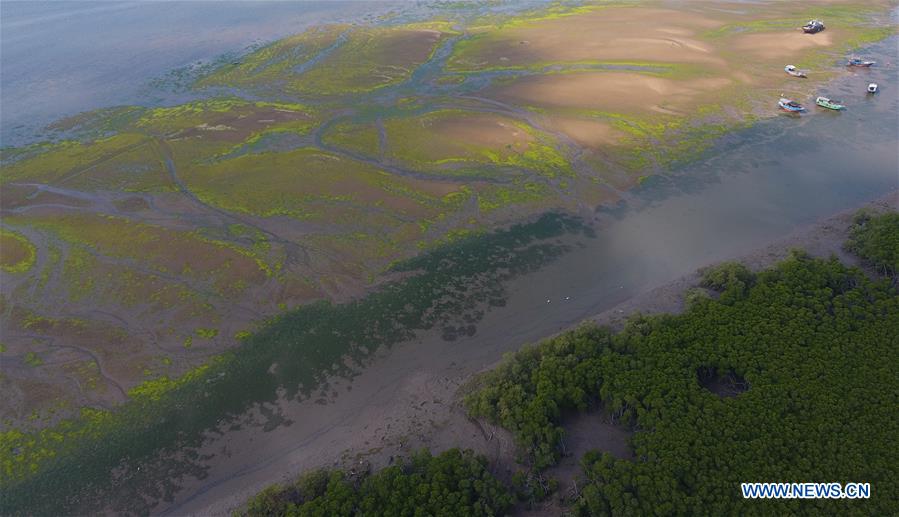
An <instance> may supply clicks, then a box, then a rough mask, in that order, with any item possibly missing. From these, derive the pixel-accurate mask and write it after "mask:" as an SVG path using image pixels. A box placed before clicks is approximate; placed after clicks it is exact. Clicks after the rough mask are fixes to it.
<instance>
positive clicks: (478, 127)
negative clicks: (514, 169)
mask: <svg viewBox="0 0 899 517" xmlns="http://www.w3.org/2000/svg"><path fill="white" fill-rule="evenodd" d="M384 127H385V129H386V131H387V144H388V145H387V149H388V155H389V156H391V157H395V158H396V159H399V160H402V161H406V160H411V161H412V162H417V163H420V164H434V163H435V162H441V161H442V162H464V161H474V162H489V161H493V160H494V159H502V158H503V157H505V156H507V155H509V154H511V153H516V152H520V151H524V150H526V149H527V148H528V146H529V145H530V144H531V143H533V142H534V141H535V139H534V137H533V136H532V135H531V134H530V133H529V132H528V131H526V130H525V129H524V128H522V127H521V126H520V125H518V124H515V123H514V122H513V121H512V120H511V119H507V118H505V117H502V116H499V115H493V114H489V113H471V112H459V113H456V112H451V111H437V112H432V113H428V114H425V115H422V116H420V117H417V118H414V119H408V118H400V119H391V120H387V121H385V123H384Z"/></svg>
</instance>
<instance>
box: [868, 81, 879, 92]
mask: <svg viewBox="0 0 899 517" xmlns="http://www.w3.org/2000/svg"><path fill="white" fill-rule="evenodd" d="M868 93H877V83H871V84H869V85H868Z"/></svg>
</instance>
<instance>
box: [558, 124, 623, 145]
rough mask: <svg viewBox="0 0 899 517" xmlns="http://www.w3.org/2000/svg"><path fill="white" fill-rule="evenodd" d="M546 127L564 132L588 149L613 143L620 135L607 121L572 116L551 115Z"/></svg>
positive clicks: (617, 140) (616, 141)
mask: <svg viewBox="0 0 899 517" xmlns="http://www.w3.org/2000/svg"><path fill="white" fill-rule="evenodd" d="M547 128H548V129H551V130H554V131H558V132H560V133H564V134H565V135H566V136H568V137H569V138H571V139H572V140H574V142H575V143H577V144H578V145H581V146H584V147H587V148H590V149H597V148H602V147H605V146H608V145H615V144H617V143H618V142H619V139H620V137H621V134H620V133H618V132H617V131H615V130H614V129H613V128H612V126H611V125H609V124H607V123H604V122H598V121H595V120H586V119H582V118H574V117H553V118H551V119H550V120H549V121H548V123H547Z"/></svg>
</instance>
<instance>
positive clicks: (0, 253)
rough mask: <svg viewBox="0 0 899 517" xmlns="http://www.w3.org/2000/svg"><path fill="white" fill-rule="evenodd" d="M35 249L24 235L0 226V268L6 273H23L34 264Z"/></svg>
mask: <svg viewBox="0 0 899 517" xmlns="http://www.w3.org/2000/svg"><path fill="white" fill-rule="evenodd" d="M36 258H37V251H36V250H35V247H34V244H32V243H31V241H29V240H28V238H26V237H25V236H24V235H22V234H21V233H18V232H14V231H12V230H7V229H6V228H0V268H2V269H3V271H6V272H7V273H24V272H26V271H28V270H30V269H31V268H32V266H34V262H35V260H36Z"/></svg>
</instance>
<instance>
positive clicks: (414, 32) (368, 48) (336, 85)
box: [285, 22, 455, 96]
mask: <svg viewBox="0 0 899 517" xmlns="http://www.w3.org/2000/svg"><path fill="white" fill-rule="evenodd" d="M453 34H455V31H453V30H452V28H451V25H450V24H449V23H446V22H429V23H417V24H409V25H401V26H397V27H367V28H359V29H356V30H354V31H352V32H349V33H348V34H347V35H346V40H345V41H344V42H342V43H341V44H339V45H338V46H337V47H336V48H335V49H333V51H331V52H329V53H328V54H327V55H326V56H324V57H323V58H322V59H321V61H319V62H318V63H316V64H315V65H314V66H311V67H310V68H309V69H308V70H305V71H303V72H302V73H300V74H299V75H298V76H296V77H292V78H291V79H290V80H289V81H288V82H287V84H286V86H285V87H286V88H287V89H288V91H290V92H293V93H298V94H304V95H312V96H328V95H345V94H351V93H364V92H371V91H374V90H377V89H381V88H384V87H386V86H390V85H394V84H397V83H399V82H401V81H404V80H405V79H407V78H409V77H410V76H411V75H412V72H413V71H414V70H415V69H416V68H418V67H419V66H420V65H422V64H424V63H425V62H426V61H428V60H429V59H430V58H431V57H432V56H433V54H434V52H435V51H436V49H437V48H438V46H439V45H440V44H441V42H443V41H444V40H445V39H446V38H448V37H450V36H451V35H453Z"/></svg>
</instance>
